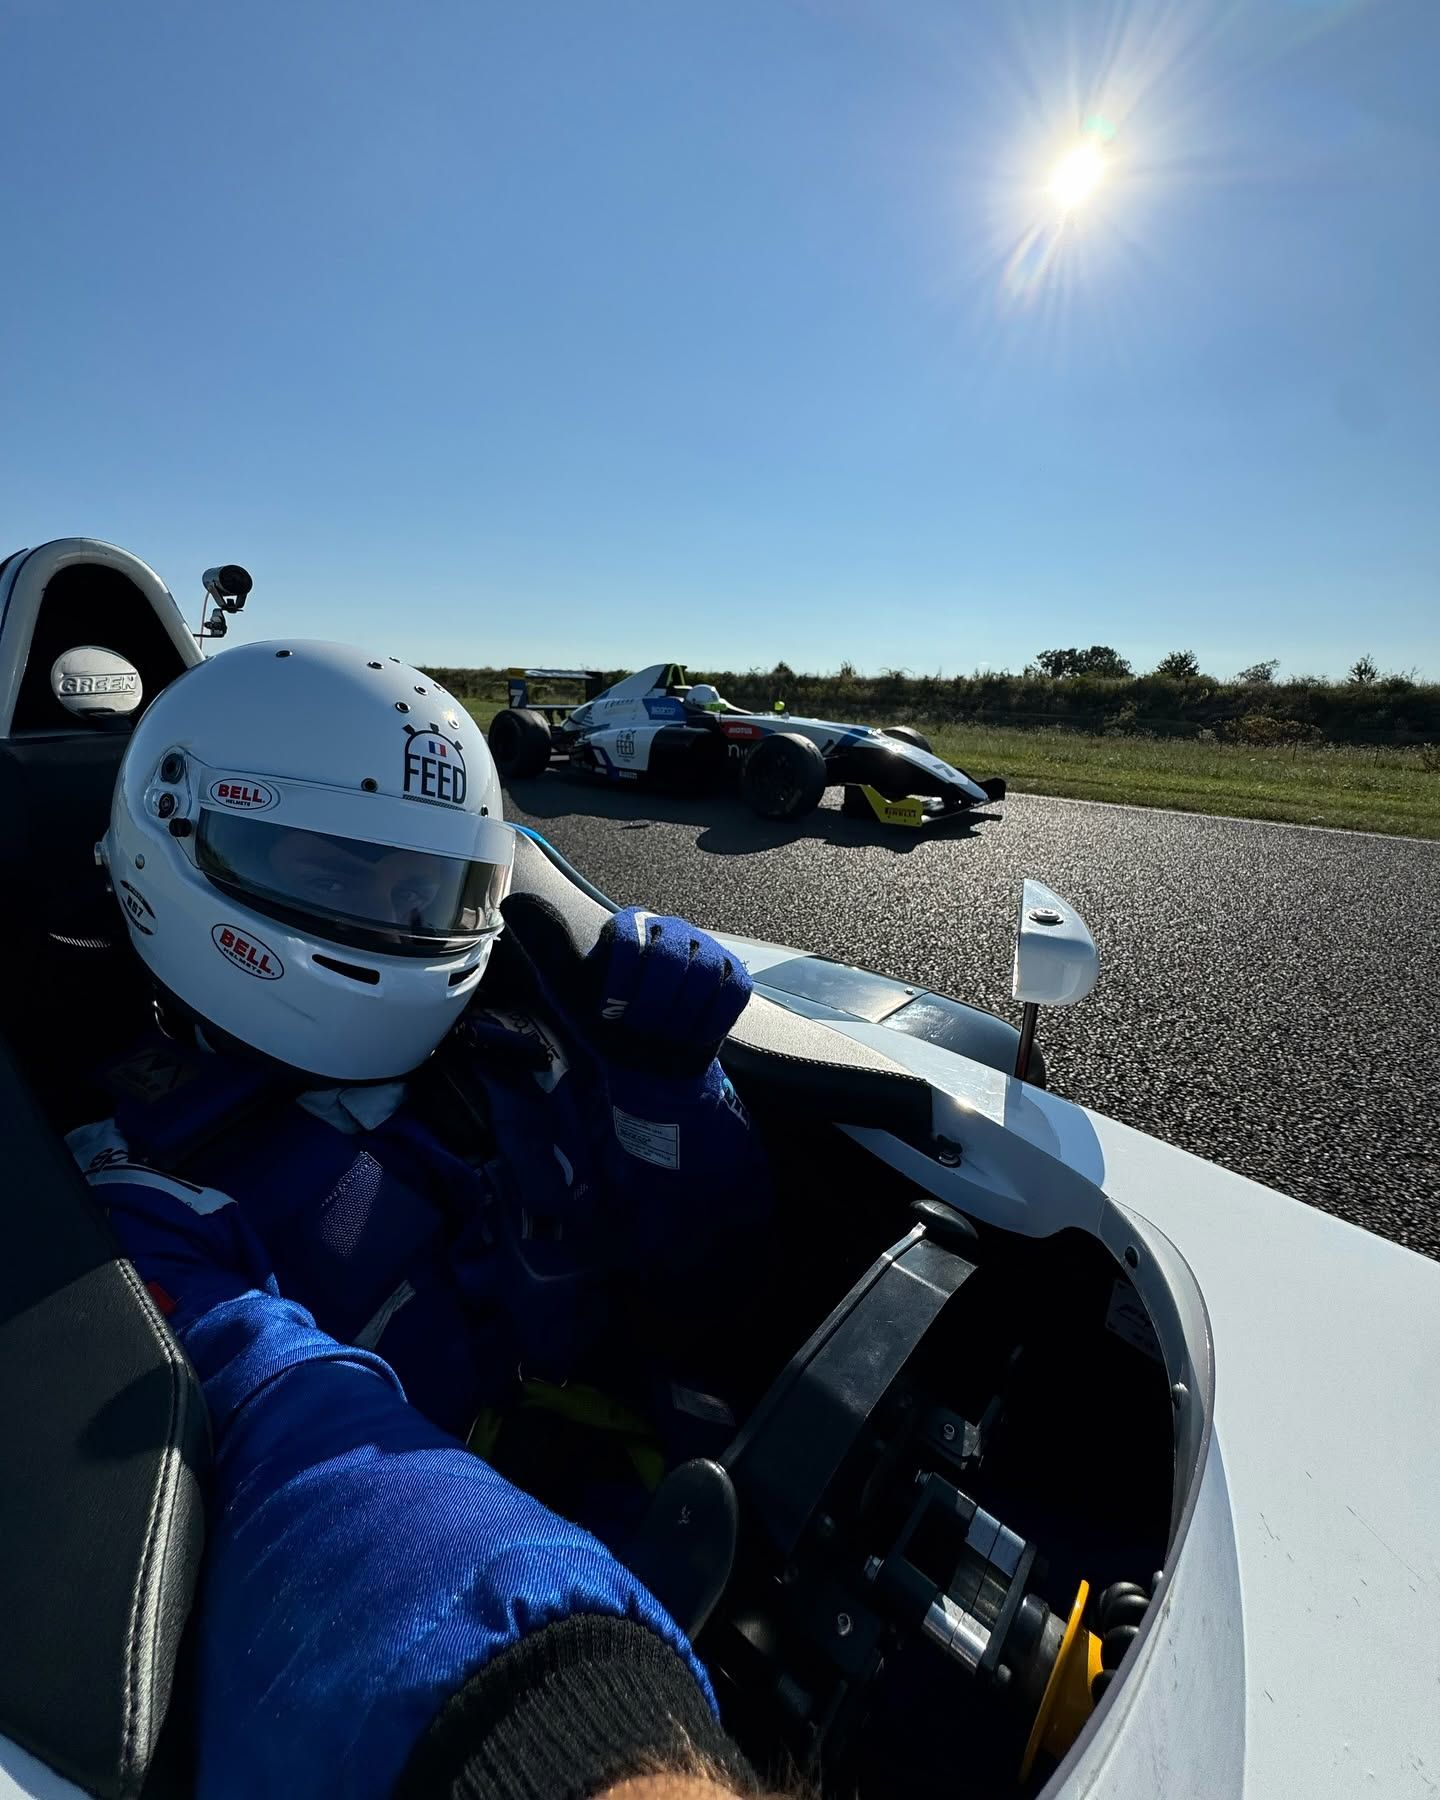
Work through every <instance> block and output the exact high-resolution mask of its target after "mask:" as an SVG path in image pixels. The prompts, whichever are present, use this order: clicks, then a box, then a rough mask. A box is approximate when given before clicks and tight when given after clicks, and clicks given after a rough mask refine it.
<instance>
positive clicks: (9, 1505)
mask: <svg viewBox="0 0 1440 1800" xmlns="http://www.w3.org/2000/svg"><path fill="white" fill-rule="evenodd" d="M0 1117H3V1119H4V1138H5V1158H6V1168H5V1180H4V1183H3V1185H0V1230H3V1234H4V1242H5V1255H4V1257H3V1258H0V1443H3V1445H4V1454H3V1456H0V1619H3V1620H4V1629H5V1636H6V1641H7V1643H8V1644H9V1645H10V1647H11V1652H12V1653H11V1654H8V1655H6V1656H3V1657H0V1736H4V1737H6V1738H9V1739H11V1740H12V1741H13V1742H15V1743H17V1744H20V1745H22V1746H23V1747H24V1748H25V1749H27V1750H29V1751H30V1752H31V1753H32V1754H33V1755H34V1756H37V1757H38V1758H39V1759H40V1760H41V1761H42V1762H44V1763H47V1764H48V1765H49V1766H50V1767H51V1768H52V1769H55V1770H57V1771H58V1772H59V1773H60V1774H62V1775H65V1776H67V1777H68V1778H69V1779H70V1780H71V1781H73V1782H75V1783H76V1784H77V1785H78V1786H79V1787H81V1788H82V1789H84V1790H85V1791H86V1792H87V1793H90V1794H95V1795H100V1796H104V1797H106V1800H111V1797H113V1800H125V1797H128V1796H131V1795H135V1794H138V1793H139V1792H140V1790H141V1788H142V1786H143V1785H144V1783H145V1780H146V1776H147V1772H148V1771H149V1769H150V1766H151V1762H152V1758H153V1756H154V1753H155V1747H156V1743H157V1740H158V1737H159V1733H160V1728H161V1725H162V1724H163V1722H164V1720H165V1714H166V1707H167V1705H168V1702H169V1698H170V1692H171V1684H172V1681H173V1679H174V1675H175V1667H176V1653H177V1650H178V1647H179V1643H180V1638H181V1633H182V1631H183V1629H184V1625H185V1621H186V1617H187V1615H188V1613H189V1610H190V1604H191V1599H192V1597H193V1593H194V1586H195V1579H196V1573H197V1570H198V1567H199V1561H200V1553H201V1546H202V1542H203V1536H204V1513H203V1501H202V1494H201V1479H202V1476H203V1472H204V1468H205V1465H206V1463H207V1461H208V1456H209V1427H208V1424H207V1421H206V1415H205V1403H204V1399H203V1397H202V1396H201V1393H200V1389H199V1385H198V1383H197V1382H196V1380H195V1377H194V1374H193V1372H192V1370H191V1368H190V1365H189V1364H188V1363H187V1362H186V1360H185V1358H184V1356H183V1354H182V1353H181V1351H180V1348H179V1346H178V1344H177V1343H176V1342H175V1340H174V1338H173V1337H172V1336H171V1334H170V1332H169V1330H168V1329H167V1328H166V1326H165V1324H164V1323H163V1321H162V1320H161V1318H160V1316H159V1314H158V1313H157V1312H156V1310H155V1308H154V1306H153V1305H152V1304H151V1301H150V1298H149V1296H148V1295H147V1294H146V1293H145V1291H144V1289H143V1288H142V1287H141V1286H140V1283H139V1280H138V1278H137V1277H136V1275H135V1272H134V1270H133V1269H132V1268H131V1267H130V1265H129V1263H127V1262H124V1261H122V1260H121V1259H120V1256H119V1252H118V1249H117V1247H116V1244H115V1241H114V1239H113V1237H112V1235H111V1233H110V1229H109V1227H108V1225H107V1224H106V1222H105V1220H104V1218H103V1217H102V1215H101V1213H100V1211H99V1209H98V1208H97V1207H96V1205H95V1203H94V1201H93V1199H92V1196H91V1193H90V1190H89V1189H88V1188H87V1186H86V1185H85V1182H84V1180H83V1179H82V1178H81V1175H80V1172H79V1170H78V1169H77V1168H76V1167H75V1165H74V1163H73V1161H72V1160H71V1158H70V1156H69V1155H68V1153H67V1152H66V1150H65V1148H64V1146H63V1145H62V1144H61V1143H60V1142H59V1140H58V1139H57V1138H56V1137H55V1134H54V1132H53V1131H52V1130H51V1128H50V1126H49V1124H48V1122H47V1121H46V1119H45V1117H44V1116H43V1114H42V1112H41V1110H40V1108H39V1105H38V1103H37V1102H36V1100H35V1098H34V1097H33V1095H32V1094H31V1092H30V1090H29V1089H28V1087H27V1085H26V1083H25V1081H24V1079H23V1078H22V1076H21V1075H20V1073H19V1070H18V1069H17V1067H16V1065H15V1062H14V1060H13V1058H12V1056H11V1054H10V1051H9V1049H8V1048H7V1047H6V1046H5V1045H4V1043H3V1042H0Z"/></svg>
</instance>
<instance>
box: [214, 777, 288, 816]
mask: <svg viewBox="0 0 1440 1800" xmlns="http://www.w3.org/2000/svg"><path fill="white" fill-rule="evenodd" d="M210 798H211V800H212V801H213V802H214V803H215V805H216V806H228V807H230V808H231V809H232V810H233V811H235V812H267V811H268V810H269V809H270V807H272V806H278V805H279V802H280V796H279V795H278V794H277V793H276V792H275V790H274V788H268V787H266V785H265V783H264V782H263V781H248V780H247V781H238V780H236V778H235V777H234V776H233V775H229V776H226V778H225V779H224V780H223V781H212V782H211V783H210Z"/></svg>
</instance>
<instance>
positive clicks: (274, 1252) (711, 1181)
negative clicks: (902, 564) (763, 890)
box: [71, 908, 769, 1437]
mask: <svg viewBox="0 0 1440 1800" xmlns="http://www.w3.org/2000/svg"><path fill="white" fill-rule="evenodd" d="M562 973H564V974H566V975H568V977H569V978H568V979H564V980H561V979H554V980H546V981H545V983H544V984H543V987H542V989H541V991H540V992H539V994H538V995H537V998H538V1000H539V1001H540V1004H539V1005H538V1006H536V1007H534V1008H532V1009H530V1010H527V1011H521V1010H488V1011H485V1010H475V1009H472V1011H471V1013H470V1014H469V1015H468V1017H467V1019H466V1021H465V1023H464V1024H463V1026H462V1027H461V1030H460V1032H459V1033H458V1034H457V1037H456V1038H455V1039H454V1040H452V1042H451V1043H450V1044H448V1045H447V1046H446V1047H445V1050H444V1052H443V1056H444V1059H445V1061H446V1063H447V1065H448V1067H449V1069H450V1071H451V1073H452V1075H453V1076H454V1077H455V1078H456V1079H457V1080H459V1081H460V1082H461V1083H462V1085H464V1086H467V1087H468V1090H469V1093H470V1097H471V1100H472V1101H473V1103H474V1107H475V1110H476V1111H477V1112H478V1114H479V1115H480V1116H481V1130H480V1132H479V1135H478V1139H477V1140H476V1141H475V1142H472V1143H471V1144H470V1145H468V1146H465V1148H464V1151H463V1152H462V1150H461V1149H459V1148H457V1147H456V1146H454V1145H452V1144H451V1143H449V1142H446V1141H442V1135H441V1131H439V1130H437V1128H436V1124H435V1121H434V1119H433V1118H432V1117H427V1116H426V1111H425V1109H424V1108H423V1107H421V1106H419V1105H417V1104H416V1103H415V1102H414V1100H413V1098H412V1096H411V1095H409V1094H408V1093H407V1092H406V1089H405V1087H404V1086H403V1085H402V1084H398V1083H394V1084H389V1085H388V1086H386V1087H381V1088H375V1087H362V1088H352V1089H346V1090H340V1091H337V1090H333V1089H331V1090H324V1091H322V1092H318V1093H310V1094H305V1095H302V1096H300V1097H299V1099H298V1100H294V1101H292V1100H290V1099H289V1097H288V1096H280V1097H279V1099H278V1101H277V1099H276V1097H275V1096H274V1094H273V1075H272V1074H269V1073H267V1072H266V1071H265V1070H263V1069H261V1068H259V1067H258V1066H256V1065H255V1064H252V1063H247V1062H244V1061H241V1060H239V1059H237V1058H233V1057H226V1056H214V1055H206V1054H204V1053H203V1052H194V1053H191V1054H189V1056H188V1059H187V1058H186V1057H185V1056H184V1055H183V1054H179V1053H176V1054H177V1055H178V1060H179V1064H180V1067H179V1075H180V1077H181V1078H180V1079H178V1080H177V1079H174V1078H173V1076H172V1079H171V1081H170V1083H169V1085H168V1087H167V1090H166V1091H165V1092H163V1093H161V1094H160V1095H158V1096H156V1095H154V1094H147V1095H144V1096H141V1095H137V1094H133V1093H132V1094H130V1095H128V1096H126V1097H124V1098H122V1100H121V1102H120V1104H119V1106H118V1107H117V1110H116V1114H115V1117H114V1119H113V1120H110V1121H106V1122H105V1123H104V1124H103V1125H100V1126H96V1127H87V1128H85V1129H84V1130H82V1131H81V1132H77V1133H72V1134H71V1144H72V1148H73V1149H74V1150H75V1152H76V1155H77V1157H78V1158H79V1160H80V1161H81V1164H82V1167H85V1168H86V1169H87V1170H89V1171H91V1172H100V1171H102V1170H109V1171H111V1172H112V1173H113V1172H114V1171H116V1170H118V1169H122V1168H126V1167H131V1166H133V1165H137V1164H138V1165H143V1166H145V1167H148V1168H154V1169H158V1170H161V1171H163V1172H166V1173H170V1174H178V1175H182V1176H183V1177H184V1178H185V1179H186V1180H188V1181H190V1182H193V1183H195V1184H198V1185H200V1186H202V1187H206V1188H213V1189H215V1190H216V1191H217V1192H219V1193H222V1194H224V1195H226V1196H228V1197H229V1198H231V1199H233V1200H235V1201H236V1202H238V1204H239V1206H240V1209H241V1211H242V1213H243V1214H244V1215H245V1218H246V1221H247V1223H248V1224H249V1225H250V1226H252V1227H253V1229H254V1230H255V1232H256V1233H257V1235H258V1236H259V1238H260V1240H261V1242H262V1243H263V1244H264V1246H265V1249H266V1252H267V1255H268V1257H269V1267H270V1269H272V1270H273V1272H274V1274H275V1276H276V1279H277V1281H278V1283H279V1286H280V1291H281V1292H282V1293H283V1294H285V1295H286V1296H287V1297H293V1298H295V1299H297V1300H299V1301H300V1302H301V1303H302V1304H303V1305H305V1306H306V1307H307V1308H308V1309H309V1311H310V1312H311V1313H312V1314H313V1316H314V1317H315V1320H316V1322H317V1323H318V1324H319V1326H320V1327H321V1328H322V1329H323V1330H325V1331H327V1332H329V1333H330V1334H331V1335H332V1336H334V1337H336V1338H338V1339H339V1340H341V1341H342V1342H345V1343H350V1344H355V1345H357V1346H358V1347H360V1348H364V1349H372V1350H378V1351H379V1352H380V1353H381V1354H382V1355H383V1356H384V1357H385V1360H386V1361H387V1362H388V1363H389V1364H390V1365H391V1367H392V1368H394V1370H395V1371H396V1373H397V1374H398V1375H399V1377H400V1380H401V1381H402V1383H403V1385H404V1388H405V1392H406V1394H407V1396H408V1397H409V1399H410V1400H411V1401H412V1403H413V1404H414V1405H416V1406H418V1407H419V1409H420V1410H421V1411H422V1412H423V1413H424V1414H425V1415H426V1417H427V1418H429V1419H431V1420H432V1421H433V1422H434V1423H436V1424H438V1425H441V1426H443V1427H444V1428H445V1429H446V1430H449V1431H452V1432H455V1433H456V1434H458V1435H460V1436H462V1437H463V1436H464V1435H465V1434H466V1433H467V1431H468V1430H469V1427H470V1424H471V1421H472V1420H473V1419H474V1418H475V1416H476V1413H477V1412H478V1411H479V1410H480V1409H481V1408H482V1407H485V1406H488V1405H492V1404H494V1403H495V1402H496V1401H497V1399H498V1398H499V1397H500V1395H501V1393H503V1392H504V1390H505V1389H506V1387H507V1386H509V1385H510V1384H511V1383H512V1382H513V1378H514V1375H515V1372H516V1369H517V1367H520V1368H523V1370H524V1371H525V1373H526V1374H527V1375H540V1376H545V1377H549V1378H552V1379H555V1380H566V1379H569V1378H570V1377H572V1376H573V1375H574V1374H575V1373H576V1372H577V1368H578V1366H579V1363H580V1359H581V1358H582V1356H583V1354H584V1352H585V1351H586V1349H587V1348H588V1347H589V1346H590V1345H591V1344H593V1342H594V1341H595V1339H596V1338H597V1337H598V1336H599V1335H601V1334H602V1333H603V1332H604V1331H605V1329H606V1327H607V1326H608V1325H609V1324H611V1323H612V1322H613V1321H614V1319H615V1317H616V1315H617V1312H618V1313H620V1314H621V1316H622V1317H628V1316H631V1315H634V1316H636V1317H637V1318H640V1319H647V1318H649V1317H650V1316H651V1315H652V1314H655V1313H657V1312H658V1314H659V1315H660V1316H664V1313H665V1309H666V1307H667V1305H668V1307H669V1310H670V1312H671V1314H683V1315H684V1316H685V1317H686V1318H688V1319H689V1320H691V1321H692V1323H693V1324H696V1325H699V1324H701V1323H702V1322H703V1321H704V1320H705V1319H706V1318H707V1316H713V1315H714V1314H715V1313H717V1312H718V1311H719V1309H721V1308H722V1307H723V1306H724V1304H725V1301H726V1298H727V1290H728V1287H729V1285H730V1284H731V1282H732V1281H733V1271H734V1266H735V1260H736V1259H737V1258H739V1257H742V1256H743V1255H744V1253H745V1252H746V1250H747V1249H748V1248H749V1246H750V1243H751V1241H752V1240H753V1233H754V1227H755V1226H756V1225H757V1224H759V1223H761V1222H763V1220H764V1218H765V1216H766V1214H767V1211H768V1206H769V1183H768V1176H767V1171H766V1166H765V1161H764V1156H763V1152H762V1150H761V1148H760V1146H759V1144H758V1141H757V1139H756V1138H755V1136H754V1134H753V1132H752V1130H751V1127H750V1122H749V1119H748V1117H747V1115H746V1112H745V1109H744V1107H743V1106H742V1104H741V1102H740V1100H739V1098H738V1096H737V1095H736V1094H735V1091H734V1089H733V1087H732V1086H731V1084H730V1082H729V1081H728V1079H727V1078H726V1076H725V1075H724V1073H723V1071H722V1070H721V1068H720V1065H719V1064H718V1062H716V1061H715V1060H714V1050H715V1048H716V1047H717V1046H718V1045H719V1043H720V1041H721V1040H722V1039H723V1037H724V1036H725V1034H726V1032H727V1031H728V1030H729V1029H730V1027H731V1026H732V1025H733V1023H734V1021H735V1019H736V1017H738V1015H739V1013H740V1011H741V1009H742V1008H743V1006H744V1005H745V1002H746V1000H747V998H748V996H749V992H750V983H749V978H748V976H747V975H746V972H745V970H744V968H743V966H741V965H740V964H739V963H738V962H736V961H734V960H733V959H731V958H730V957H729V956H727V955H726V954H725V952H724V951H723V950H722V949H721V947H720V946H719V945H718V944H716V943H715V941H714V940H713V939H711V938H709V937H707V936H706V935H705V934H704V933H702V932H698V931H696V930H695V929H694V928H693V927H692V926H689V925H687V924H686V923H685V922H684V921H683V920H679V919H665V918H659V917H656V916H655V915H652V914H647V913H643V912H640V911H639V910H638V909H634V908H631V909H627V911H625V912H623V913H620V914H619V915H617V917H616V919H615V920H614V922H613V924H612V925H610V926H607V928H606V931H605V933H604V934H603V935H602V939H601V942H600V943H599V944H598V945H597V946H596V949H595V950H594V951H593V952H592V953H591V955H590V956H589V957H588V958H586V959H585V960H584V962H583V963H582V964H579V965H578V967H577V969H576V970H573V971H564V972H562ZM487 980H488V977H487ZM482 997H483V996H482ZM432 1085H433V1083H432ZM256 1108H258V1112H256V1111H254V1110H253V1109H256ZM237 1121H238V1124H237ZM442 1129H443V1128H442ZM692 1335H698V1333H692Z"/></svg>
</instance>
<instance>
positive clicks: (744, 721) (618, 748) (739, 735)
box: [562, 663, 990, 806]
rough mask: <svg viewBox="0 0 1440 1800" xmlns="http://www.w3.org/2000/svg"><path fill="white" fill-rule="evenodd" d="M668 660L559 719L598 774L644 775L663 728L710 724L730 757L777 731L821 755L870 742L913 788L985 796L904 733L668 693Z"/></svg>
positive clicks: (981, 800) (973, 800)
mask: <svg viewBox="0 0 1440 1800" xmlns="http://www.w3.org/2000/svg"><path fill="white" fill-rule="evenodd" d="M674 666H675V665H674V664H670V663H655V664H653V665H652V666H651V667H650V668H648V669H642V670H641V671H640V672H639V673H638V674H636V675H627V676H626V678H625V679H624V680H623V681H618V682H616V683H615V685H614V686H613V687H611V688H607V689H606V691H605V692H604V693H603V694H601V695H599V696H598V697H597V698H596V699H594V700H587V701H585V702H584V704H583V705H581V706H577V707H576V708H575V709H574V710H573V711H572V712H571V713H570V715H569V718H568V719H567V720H566V722H565V726H564V737H565V738H566V739H571V741H576V740H578V741H579V742H581V743H583V744H584V745H585V746H586V747H587V748H588V749H589V750H590V751H591V752H592V753H593V754H594V756H595V757H596V759H597V762H598V765H599V767H600V769H601V771H602V772H603V773H605V774H608V775H611V776H612V777H613V778H616V779H621V780H623V779H625V778H627V777H630V778H633V777H636V776H639V775H642V774H644V773H646V772H647V771H648V770H649V768H650V765H651V758H652V756H653V754H654V748H655V742H656V739H657V738H658V737H659V736H660V734H661V732H662V731H665V730H666V729H667V728H673V727H674V726H677V725H678V726H685V725H691V726H695V725H706V724H709V723H711V722H713V725H714V727H715V728H717V729H718V731H719V733H720V735H721V736H722V737H723V738H724V740H725V744H726V748H727V751H728V753H729V754H730V755H731V756H733V757H735V758H740V757H743V756H745V755H747V754H748V753H749V751H750V750H752V749H753V748H754V747H755V745H756V744H758V743H759V742H761V741H762V739H764V738H767V737H773V736H774V735H775V734H776V733H777V732H788V733H793V734H794V735H795V736H797V737H803V738H805V739H807V740H808V741H809V742H810V743H812V744H814V746H815V748H816V749H817V750H818V751H819V752H820V754H821V755H822V756H825V757H830V756H833V755H835V753H836V752H837V751H841V750H844V749H848V748H851V747H853V746H855V745H859V744H874V745H876V746H878V747H880V748H882V749H883V750H884V751H885V753H886V754H887V756H892V757H899V758H900V759H902V760H903V762H904V763H905V764H906V765H907V766H908V767H909V768H910V769H911V770H913V771H914V775H915V778H916V782H915V785H916V787H917V790H923V791H925V792H931V791H934V792H937V793H943V794H947V795H950V794H953V795H954V796H955V797H956V798H957V799H959V798H962V797H963V799H964V800H965V801H966V802H968V803H970V804H973V805H977V806H985V805H987V804H988V803H989V801H990V795H989V794H987V793H986V791H985V789H984V788H983V787H981V786H980V784H979V783H978V782H976V781H972V780H971V778H970V777H969V776H968V775H967V774H965V772H964V771H963V770H961V769H956V768H954V767H952V765H951V764H949V763H947V762H945V761H944V760H943V759H942V758H941V757H938V756H934V755H932V754H931V753H930V752H929V751H928V750H922V749H921V748H920V747H919V746H918V745H916V744H911V743H907V742H906V741H905V740H904V739H903V738H894V737H889V736H887V735H886V734H885V733H884V732H883V731H880V730H877V729H876V728H875V727H874V726H870V725H842V724H839V723H837V722H836V721H835V720H833V719H807V718H802V717H796V716H795V715H794V714H792V713H788V712H778V713H777V712H771V713H758V712H745V711H742V710H741V709H739V708H737V707H726V708H724V709H723V710H721V711H715V710H714V709H707V708H696V707H692V706H689V705H687V703H686V702H685V700H684V699H683V698H682V697H681V696H680V695H678V694H671V693H669V692H667V691H666V688H667V684H666V675H667V673H668V672H669V671H670V670H671V669H672V668H674ZM572 734H574V735H573V738H572ZM562 741H563V740H562Z"/></svg>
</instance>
